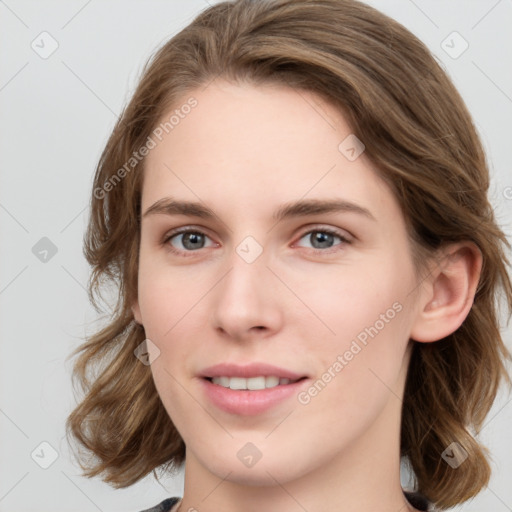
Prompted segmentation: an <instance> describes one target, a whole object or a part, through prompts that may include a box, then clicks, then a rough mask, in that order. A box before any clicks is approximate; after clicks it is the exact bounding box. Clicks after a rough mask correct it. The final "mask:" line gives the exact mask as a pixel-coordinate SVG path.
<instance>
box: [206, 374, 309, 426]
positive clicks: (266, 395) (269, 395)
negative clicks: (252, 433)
mask: <svg viewBox="0 0 512 512" xmlns="http://www.w3.org/2000/svg"><path fill="white" fill-rule="evenodd" d="M260 375H261V373H260ZM274 375H275V374H274ZM231 376H234V375H231ZM199 380H200V382H201V385H202V386H203V390H204V393H205V394H206V396H207V398H208V399H209V400H210V401H211V402H212V403H213V404H214V405H216V406H217V407H218V408H219V409H221V410H223V411H225V412H228V413H230V414H238V415H245V416H254V415H257V414H261V413H263V412H265V411H267V410H268V409H270V408H272V407H275V406H276V405H278V404H279V403H280V402H283V401H284V400H286V399H288V398H290V397H292V396H297V393H298V392H299V390H300V388H302V387H304V383H305V382H307V381H309V379H303V380H299V381H298V382H291V383H290V384H284V385H280V386H275V387H273V388H267V389H261V390H257V391H248V390H235V389H229V388H225V387H223V386H220V385H218V384H213V382H210V381H209V380H208V379H206V378H202V379H199Z"/></svg>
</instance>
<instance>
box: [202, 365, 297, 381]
mask: <svg viewBox="0 0 512 512" xmlns="http://www.w3.org/2000/svg"><path fill="white" fill-rule="evenodd" d="M271 375H273V376H276V377H279V378H287V379H290V380H298V379H301V378H302V377H306V375H301V374H299V373H295V372H292V371H291V370H287V369H285V368H279V367H278V366H274V365H272V364H267V363H250V364H246V365H238V364H232V363H220V364H216V365H213V366H209V367H208V368H205V369H204V370H202V371H201V372H200V374H199V376H200V377H207V378H210V377H245V378H250V377H259V376H264V377H268V376H271Z"/></svg>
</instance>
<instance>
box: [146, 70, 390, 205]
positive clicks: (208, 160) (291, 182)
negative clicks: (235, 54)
mask: <svg viewBox="0 0 512 512" xmlns="http://www.w3.org/2000/svg"><path fill="white" fill-rule="evenodd" d="M191 98H193V99H194V101H195V107H194V108H192V109H189V108H186V109H183V111H182V112H181V111H180V106H181V105H185V104H187V103H190V99H191ZM176 110H178V112H176ZM185 112H187V113H185ZM173 113H176V114H177V115H175V118H174V123H173V124H172V125H171V124H170V123H167V125H166V124H165V123H166V122H168V121H169V119H170V117H171V115H172V114H173ZM179 114H181V115H179ZM178 116H179V122H177V123H176V121H177V120H178ZM159 126H160V132H159V134H160V135H159V138H160V139H161V140H158V138H156V137H155V136H154V135H153V138H154V139H155V142H156V146H155V147H154V149H152V150H151V151H150V153H149V154H148V156H147V158H146V163H145V176H144V186H143V199H142V203H143V209H144V208H147V207H148V206H149V205H150V204H153V203H154V202H155V201H157V200H159V199H161V198H162V197H164V196H165V195H166V194H169V195H172V196H174V197H178V198H180V199H187V200H194V201H198V200H200V201H204V202H206V203H208V204H209V205H210V206H211V207H216V206H217V207H219V208H223V207H226V206H228V205H229V206H232V207H233V208H235V209H237V210H239V211H241V210H244V209H245V210H246V209H248V208H251V209H252V211H253V212H254V213H255V214H256V213H257V212H258V211H260V210H261V209H262V208H264V206H265V205H266V204H269V203H272V204H274V203H275V204H276V205H277V204H282V203H283V202H290V201H296V200H298V199H300V198H303V197H307V198H311V199H314V198H322V199H325V198H331V199H332V198H335V197H341V198H344V199H347V200H348V199H350V200H359V201H360V202H362V203H365V204H366V205H368V204H372V206H373V208H374V209H375V208H378V207H379V206H380V207H382V208H384V209H385V208H387V209H388V210H389V208H390V207H396V206H397V205H396V204H395V205H393V198H392V197H391V195H390V191H389V189H388V188H387V186H386V185H385V184H384V182H383V181H382V180H381V179H380V178H379V176H378V173H377V172H376V171H375V169H374V168H373V166H372V164H371V162H370V160H369V159H368V158H367V157H366V155H365V154H364V152H363V153H362V154H361V155H360V156H359V157H358V158H355V159H354V158H353V157H354V151H352V152H350V151H351V149H355V151H357V152H359V150H360V149H361V147H360V146H357V144H359V142H358V141H357V139H355V136H354V134H353V133H352V130H351V127H350V126H349V124H348V123H347V121H346V120H345V118H344V117H343V115H342V113H341V112H340V111H339V110H337V109H335V108H334V107H333V106H332V105H330V104H328V103H326V102H325V101H323V100H322V98H320V97H319V96H317V95H315V94H314V93H311V92H307V91H302V90H300V91H299V90H296V89H292V88H288V87H285V86H275V85H264V86H260V85H258V86H255V85H251V84H243V85H235V84H231V83H228V82H223V81H219V80H216V81H214V82H212V83H210V84H209V85H208V86H207V87H206V88H203V89H197V90H195V91H191V92H190V93H189V94H187V95H185V96H184V97H183V99H182V100H181V102H178V103H177V104H176V105H174V106H173V108H172V109H171V111H169V112H166V113H164V115H163V116H162V118H161V124H160V125H159ZM162 127H163V129H162ZM166 127H167V129H165V128H166ZM153 133H155V132H153ZM347 149H348V150H349V152H348V153H347ZM356 156H357V154H356ZM395 213H396V212H395Z"/></svg>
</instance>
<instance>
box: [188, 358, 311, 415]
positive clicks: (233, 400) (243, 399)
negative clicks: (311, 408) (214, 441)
mask: <svg viewBox="0 0 512 512" xmlns="http://www.w3.org/2000/svg"><path fill="white" fill-rule="evenodd" d="M198 377H200V381H201V382H202V383H203V386H202V389H203V392H204V396H205V399H206V400H207V401H208V402H209V403H211V404H212V405H214V406H216V407H217V408H219V409H220V410H222V411H224V412H227V413H230V414H233V415H243V416H255V415H259V414H264V413H266V412H267V411H270V410H272V409H274V408H277V407H279V406H280V404H281V405H284V404H285V403H289V402H288V401H289V400H291V399H292V398H293V397H294V396H296V395H297V393H298V392H299V391H300V390H301V389H302V388H303V387H304V386H305V385H307V384H305V383H304V382H303V381H306V380H309V376H308V375H304V374H301V373H298V372H294V371H291V370H287V369H285V368H280V367H277V366H274V365H271V364H267V363H251V364H245V365H240V364H231V363H221V364H217V365H215V366H210V367H209V368H205V369H204V370H203V371H202V372H201V373H200V374H199V375H198Z"/></svg>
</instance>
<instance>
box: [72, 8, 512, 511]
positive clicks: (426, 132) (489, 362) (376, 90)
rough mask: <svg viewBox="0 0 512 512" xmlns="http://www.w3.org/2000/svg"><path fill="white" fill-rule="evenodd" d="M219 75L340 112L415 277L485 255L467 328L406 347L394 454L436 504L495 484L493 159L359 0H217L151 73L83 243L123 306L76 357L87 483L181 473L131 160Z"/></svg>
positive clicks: (432, 66) (437, 77) (500, 366)
mask: <svg viewBox="0 0 512 512" xmlns="http://www.w3.org/2000/svg"><path fill="white" fill-rule="evenodd" d="M217 77H221V78H223V79H227V80H229V81H231V82H233V83H240V82H242V81H248V82H250V83H252V84H255V85H258V84H267V83H269V84H281V85H285V86H288V87H292V88H294V89H295V90H305V91H311V92H314V93H316V94H318V95H319V96H320V97H322V98H323V99H325V100H326V101H328V102H330V103H331V104H332V105H334V106H336V107H337V108H339V111H340V112H342V113H343V114H344V115H345V116H346V117H347V119H348V121H349V123H350V125H351V128H352V130H353V133H354V134H355V135H356V136H357V137H358V138H359V139H360V140H361V141H363V142H364V144H365V146H366V149H365V154H366V156H367V157H368V158H369V159H370V160H371V161H372V163H373V164H374V165H375V166H376V168H377V169H378V170H379V173H380V175H381V176H382V177H383V178H384V179H385V180H386V182H387V183H388V184H389V185H390V187H391V189H392V191H393V193H394V195H395V197H396V199H397V201H398V202H399V204H400V207H401V209H402V212H403V214H404V217H405V220H406V222H407V226H408V230H409V236H410V239H411V241H412V245H413V248H414V251H413V256H414V261H415V262H416V263H417V264H418V268H421V267H422V266H424V262H425V261H426V259H427V257H429V256H431V255H432V254H434V253H435V251H436V249H439V248H441V247H442V246H443V245H444V244H447V243H449V242H457V241H462V240H466V241H472V242H473V243H474V244H476V245H477V247H478V248H479V249H480V251H481V253H482V257H483V267H482V272H481V278H480V281H479V285H478V289H477V291H476V295H475V298H474V303H473V306H472V308H471V310H470V312H469V314H468V316H467V318H466V319H465V321H464V322H463V324H462V326H461V327H460V328H459V329H457V330H456V331H455V332H454V333H453V334H451V335H449V336H447V337H446V338H444V339H442V340H440V341H438V342H435V343H418V342H412V343H413V345H414V347H413V352H412V357H411V361H410V365H409V371H408V377H407V382H406V387H405V392H404V402H403V410H402V427H401V453H402V456H403V457H404V458H405V459H406V460H407V461H408V462H409V464H410V467H411V468H412V470H413V472H414V475H415V481H416V488H417V490H418V491H420V492H421V493H423V494H424V495H425V496H427V497H428V498H429V499H430V500H431V501H433V502H434V503H435V504H437V505H438V506H440V507H451V506H454V505H456V504H459V503H462V502H464V501H465V500H467V499H469V498H471V497H472V496H474V495H475V494H477V493H478V492H479V491H480V490H481V489H482V488H483V487H484V486H485V485H486V484H487V483H488V480H489V477H490V466H489V464H488V461H487V458H488V455H487V454H486V452H485V449H484V448H483V447H482V446H481V445H480V444H479V443H478V441H477V440H476V439H475V438H474V437H473V435H472V434H471V433H470V430H472V431H474V432H478V431H479V429H480V428H481V427H482V424H483V421H484V419H485V417H486V415H487V413H488V412H489V409H490V407H491V405H492V403H493V401H494V399H495V396H496V393H497V390H498V387H499V384H500V382H501V380H502V378H503V377H506V378H507V379H508V375H507V373H506V369H505V365H504V363H505V360H506V359H507V358H510V354H509V353H508V351H507V349H506V347H505V345H504V343H503V340H502V338H501V335H500V329H499V323H498V317H499V299H500V297H501V298H503V299H504V303H505V305H506V308H507V312H508V315H510V313H511V311H512V286H511V282H510V278H509V275H508V273H507V265H508V260H507V259H506V256H505V253H504V249H505V247H508V248H509V247H510V246H509V244H508V242H507V240H506V238H505V236H504V234H503V232H502V231H501V229H500V228H499V227H498V225H497V223H496V222H495V219H494V214H493V210H492V207H491V205H490V203H489V201H488V198H487V191H488V187H489V172H488V168H487V164H486V159H485V155H484V151H483V149H482V145H481V142H480V140H479V137H478V135H477V132H476V130H475V127H474V125H473V122H472V119H471V116H470V114H469V113H468V110H467V108H466V106H465V105H464V102H463V101H462V99H461V97H460V95H459V94H458V92H457V90H456V89H455V87H454V86H453V84H452V83H451V81H450V80H449V78H448V77H447V75H446V73H445V72H444V71H443V70H442V68H441V67H440V66H439V65H438V63H437V62H436V60H435V59H434V58H433V56H432V55H431V53H430V52H429V51H428V49H427V48H426V47H425V45H424V44H423V43H421V42H420V41H419V40H418V39H417V38H416V37H415V36H414V35H412V34H411V33H410V32H409V31H408V30H406V29H405V28H404V27H403V26H402V25H400V24H399V23H397V22H396V21H394V20H393V19H390V18H389V17H387V16H385V15H383V14H382V13H380V12H378V11H377V10H375V9H373V8H371V7H369V6H368V5H365V4H363V3H360V2H358V1H354V0H276V1H270V0H268V1H267V0H259V1H257V0H238V1H234V2H221V3H218V4H216V5H214V6H212V7H209V8H208V9H206V10H205V11H203V12H202V13H200V14H199V15H198V16H197V17H196V18H195V19H194V20H193V21H192V23H190V24H189V25H188V26H187V27H186V28H185V29H183V30H182V31H181V32H179V33H178V34H177V35H175V36H174V37H173V38H172V39H171V40H170V41H168V42H167V43H166V44H165V45H163V46H162V47H161V48H160V49H159V50H158V51H157V52H156V53H155V54H154V56H153V57H152V58H151V59H150V61H149V62H148V64H147V65H146V67H145V68H144V70H143V76H142V78H141V80H140V83H139V85H138V87H137V89H136V91H135V93H134V95H133V98H132V99H131V101H130V102H129V104H128V105H127V107H126V108H125V110H124V112H123V113H122V115H121V117H120V119H119V121H118V123H117V124H116V126H115V128H114V130H113V133H112V134H111V136H110V138H109V140H108V142H107V145H106V147H105V149H104V151H103V153H102V155H101V158H100V161H99V163H98V166H97V170H96V175H95V178H94V191H93V194H92V199H91V217H90V222H89V226H88V230H87V233H86V237H85V247H84V251H85V255H86V258H87V260H88V262H89V263H90V264H91V266H92V274H91V279H90V284H89V291H90V298H91V300H92V301H93V303H94V304H95V305H96V306H97V307H98V301H97V300H96V299H97V298H98V297H101V290H102V289H104V287H105V286H107V285H108V284H112V283H114V285H115V286H116V287H117V289H118V297H119V300H118V302H117V304H115V306H114V307H113V309H112V311H111V314H110V318H109V321H108V324H107V325H106V327H104V328H103V329H102V330H100V331H99V332H96V333H95V334H94V335H92V336H90V337H89V338H88V339H87V341H86V342H85V343H84V344H83V345H81V346H80V347H79V348H78V349H77V350H76V351H75V352H74V353H73V354H72V356H74V355H77V354H79V357H78V358H77V360H76V362H75V365H74V374H73V377H74V381H73V382H74V383H75V382H77V383H78V384H79V385H80V388H81V392H82V393H83V394H84V397H83V399H82V400H81V402H80V403H79V405H78V406H77V407H76V409H75V410H73V412H72V413H71V414H70V416H69V418H68V421H67V424H66V425H67V431H68V435H71V436H72V437H73V439H74V440H75V441H78V443H79V446H80V451H81V452H82V453H81V454H80V458H81V460H80V464H81V467H82V469H83V470H84V471H85V475H86V476H88V477H92V476H95V475H102V476H103V479H104V480H105V481H106V482H109V483H110V484H112V485H113V486H115V487H126V486H129V485H131V484H133V483H135V482H137V481H138V480H139V479H141V478H142V477H144V476H145V475H147V474H148V473H149V472H151V471H153V472H154V474H155V476H156V470H157V469H160V470H162V469H163V470H173V469H176V468H178V467H179V466H180V465H181V464H182V462H183V461H184V457H185V446H184V443H183V440H182V439H181V437H180V435H179V434H178V432H177V430H176V428H175V427H174V425H173V423H172V421H171V419H170V418H169V416H168V414H167V412H166V410H165V409H164V406H163V404H162V402H161V400H160V398H159V396H158V393H157V390H156V388H155V386H154V383H153V379H152V374H151V370H150V367H149V366H146V365H144V364H141V362H140V361H139V360H138V359H137V358H136V357H135V356H134V350H135V349H136V347H137V346H138V345H139V344H140V343H141V342H143V340H144V339H145V334H144V328H143V327H142V326H140V325H138V324H136V323H135V322H134V318H133V314H132V311H131V305H132V304H133V302H134V300H135V298H136V297H137V270H138V249H139V241H140V238H139V236H140V199H141V189H142V175H143V168H144V158H140V159H139V158H138V157H137V158H136V160H130V159H131V158H132V159H133V158H134V155H139V153H138V151H139V149H140V148H142V147H143V146H144V145H146V144H147V141H148V137H149V136H150V135H151V133H152V130H154V129H155V126H157V125H158V123H159V122H160V121H161V119H162V116H163V115H164V114H165V113H167V112H168V111H169V110H170V109H171V108H175V107H176V106H178V105H179V104H180V102H184V101H185V100H184V98H186V97H187V94H190V93H191V91H194V90H197V89H198V88H200V87H204V86H206V85H207V84H208V83H209V82H211V81H212V80H214V79H215V78H217ZM129 161H130V162H131V164H130V166H128V167H127V165H126V164H127V162H129ZM121 169H124V171H121ZM500 293H501V295H500ZM452 442H457V443H459V444H460V445H461V446H462V447H463V448H464V449H465V450H466V452H467V453H468V454H469V457H468V458H467V460H466V461H465V462H464V463H463V464H462V465H461V466H460V467H459V468H458V469H456V470H455V469H452V468H451V467H450V466H449V465H448V464H447V463H446V462H445V461H444V460H443V459H442V457H441V454H442V452H443V451H444V450H445V449H446V448H447V447H448V446H449V445H450V444H451V443H452Z"/></svg>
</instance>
